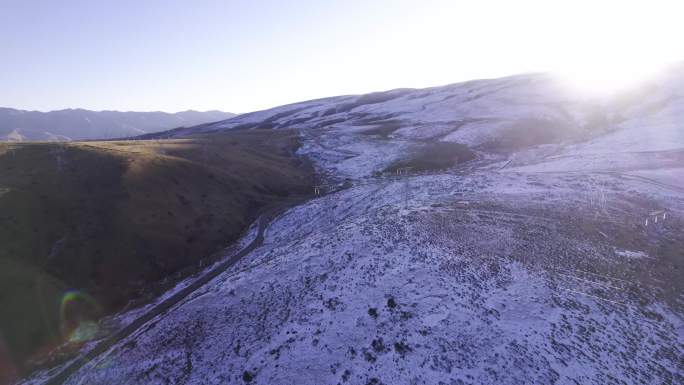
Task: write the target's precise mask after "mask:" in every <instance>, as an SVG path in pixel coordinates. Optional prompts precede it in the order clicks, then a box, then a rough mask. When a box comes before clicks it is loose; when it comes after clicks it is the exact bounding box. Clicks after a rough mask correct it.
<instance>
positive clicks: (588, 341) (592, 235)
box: [35, 70, 684, 385]
mask: <svg viewBox="0 0 684 385" xmlns="http://www.w3.org/2000/svg"><path fill="white" fill-rule="evenodd" d="M683 73H684V72H682V71H681V70H672V71H671V72H669V73H667V74H664V75H663V76H662V77H660V78H658V79H655V80H653V81H652V82H650V83H648V84H645V85H643V86H641V87H640V88H639V89H637V90H635V91H632V92H630V93H627V94H622V95H616V96H612V97H610V98H608V97H606V98H603V99H596V98H593V99H592V98H587V97H584V96H582V95H579V94H577V93H574V94H573V93H571V92H570V91H567V90H565V89H564V88H563V87H561V86H560V83H559V82H557V81H556V80H555V79H553V78H552V77H550V76H547V75H523V76H514V77H509V78H504V79H494V80H480V81H472V82H468V83H462V84H455V85H450V86H445V87H436V88H431V89H424V90H394V91H389V92H383V93H377V94H370V95H363V96H342V97H335V98H329V99H322V100H315V101H309V102H303V103H297V104H293V105H288V106H283V107H278V108H275V109H271V110H267V111H260V112H255V113H251V114H245V115H241V116H238V117H236V118H233V119H229V120H226V121H223V122H219V123H215V124H211V125H203V126H198V127H195V128H192V129H183V130H176V131H173V132H171V133H169V135H174V136H184V135H191V134H207V135H209V134H210V133H212V132H215V131H220V130H225V129H240V128H242V129H279V128H294V129H298V130H299V131H300V133H301V139H302V147H301V148H300V150H299V151H300V153H301V154H302V155H306V156H308V157H310V158H311V159H312V160H313V161H314V163H315V166H316V167H317V168H318V170H320V171H321V173H322V174H323V175H324V176H325V177H327V178H328V183H329V184H330V185H331V186H337V187H321V188H322V189H323V190H324V192H325V190H326V189H329V190H330V191H329V192H328V193H327V194H323V195H322V196H320V197H316V198H315V199H312V200H310V201H308V202H306V203H304V204H302V205H299V206H297V207H294V208H291V209H290V210H288V211H287V212H285V213H284V214H283V215H281V216H280V217H278V218H276V219H275V220H274V221H272V222H271V224H270V226H269V227H268V229H267V231H266V234H265V240H264V244H263V245H262V246H261V247H259V248H257V249H256V250H254V251H253V252H252V253H250V254H249V255H247V256H246V257H245V258H243V259H242V260H241V261H240V262H239V263H238V264H237V265H235V266H233V267H232V268H231V269H229V270H228V271H226V272H225V273H223V274H221V275H220V276H218V277H217V278H216V279H214V280H213V281H212V282H210V283H209V284H207V285H205V286H203V287H202V288H201V289H199V290H198V291H196V292H195V293H194V294H193V295H191V296H190V297H189V298H187V299H186V300H184V301H183V302H182V303H180V304H178V305H177V306H175V307H174V308H173V309H171V310H169V311H168V312H167V313H164V314H162V315H159V316H158V317H156V318H155V319H154V320H153V321H151V322H149V323H148V324H146V325H145V326H144V327H142V328H140V329H139V330H138V331H137V332H136V333H134V334H133V335H131V336H129V337H127V338H126V339H124V340H123V341H121V342H120V343H119V344H117V345H116V346H114V347H113V348H112V349H110V350H109V351H108V352H106V353H104V354H102V355H100V356H99V357H97V358H96V359H95V360H93V361H91V362H90V363H89V364H87V365H86V366H84V367H83V368H81V369H80V370H79V371H78V372H76V373H75V374H74V375H72V376H71V377H70V378H69V380H68V381H67V383H69V384H81V383H84V384H85V383H87V384H121V383H127V384H166V383H172V384H181V383H184V384H226V383H250V384H298V385H299V384H376V385H377V384H497V385H498V384H679V383H684V294H683V293H684V252H683V251H682V250H684V220H683V219H682V218H684V183H682V181H683V180H684V173H682V170H684V125H683V124H684V99H683V98H682V95H683V94H684V83H683V82H682V81H681V79H682V78H684V77H682V76H681V75H682V74H683ZM440 141H445V142H457V143H461V144H465V145H467V146H468V147H469V148H470V149H472V150H473V151H475V154H476V155H477V158H476V159H474V160H470V161H467V162H466V161H465V160H463V161H461V158H459V160H458V161H457V162H455V164H454V165H452V166H451V167H448V168H446V169H436V168H429V167H428V168H426V169H419V167H414V168H407V166H406V165H407V164H408V165H411V164H412V163H411V161H413V162H414V163H415V164H421V163H420V160H421V158H420V156H428V155H431V154H430V153H431V151H435V150H434V149H435V148H436V147H434V144H435V142H440ZM402 162H403V163H402ZM409 167H410V166H409ZM345 180H346V181H345ZM342 181H345V183H341V182H342ZM35 383H40V381H39V379H38V378H36V379H35Z"/></svg>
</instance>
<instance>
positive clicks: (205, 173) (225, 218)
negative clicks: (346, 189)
mask: <svg viewBox="0 0 684 385" xmlns="http://www.w3.org/2000/svg"><path fill="white" fill-rule="evenodd" d="M297 146H298V142H297V135H296V133H295V132H292V131H287V130H282V131H280V130H279V131H277V132H273V131H241V132H231V133H222V134H217V135H207V136H198V137H192V138H187V139H178V140H163V141H157V140H154V141H112V142H81V143H68V144H55V143H50V144H47V143H33V144H8V143H5V144H0V170H1V172H0V306H2V308H3V316H2V317H0V331H1V334H0V337H2V339H4V341H5V344H6V345H7V346H8V348H9V351H10V352H11V356H12V359H13V360H15V361H16V362H15V364H19V365H21V363H22V362H24V361H25V360H26V359H27V358H28V357H30V356H31V355H34V354H36V352H37V351H40V349H41V348H47V347H50V346H51V345H53V344H55V343H59V342H60V341H61V340H62V339H63V338H64V335H63V334H64V331H63V330H61V328H60V324H61V323H62V321H61V320H60V311H59V304H60V298H61V296H62V295H63V294H64V292H65V290H67V289H78V290H82V291H85V292H87V293H89V294H90V295H92V296H93V297H94V298H96V300H97V301H98V302H99V303H100V305H101V307H102V309H104V312H110V311H113V310H116V309H117V308H119V307H121V306H122V305H124V304H125V303H126V302H127V301H128V300H129V299H131V298H133V297H137V296H139V295H140V293H141V291H142V290H144V289H145V288H146V287H148V286H149V284H150V283H151V282H155V281H159V280H161V279H162V278H164V277H166V276H168V275H170V274H172V273H174V272H177V271H180V270H181V269H184V268H187V267H188V266H190V265H193V264H195V263H196V262H197V261H198V260H199V259H200V258H207V257H208V256H210V255H211V254H212V253H215V252H217V251H219V250H220V249H222V248H223V247H225V246H227V245H228V244H230V243H231V242H232V241H233V240H235V239H236V238H237V237H238V236H239V235H240V234H241V232H243V231H244V230H245V228H246V227H247V226H248V225H249V224H250V223H251V222H252V221H253V220H254V219H255V218H256V217H257V215H258V213H259V211H260V210H261V209H263V208H265V207H266V206H268V205H271V204H274V203H277V202H279V201H282V200H284V199H286V198H287V197H290V196H293V195H304V194H308V193H309V192H310V191H311V190H310V187H309V186H311V183H312V172H311V168H310V167H309V165H308V164H306V162H304V161H302V160H301V159H298V158H296V157H295V156H294V155H293V154H294V151H295V150H296V148H297Z"/></svg>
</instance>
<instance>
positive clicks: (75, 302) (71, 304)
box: [59, 290, 101, 342]
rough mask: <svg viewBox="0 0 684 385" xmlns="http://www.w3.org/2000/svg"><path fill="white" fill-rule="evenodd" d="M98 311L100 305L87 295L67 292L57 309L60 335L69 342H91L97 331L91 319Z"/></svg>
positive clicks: (81, 292) (77, 291) (75, 291)
mask: <svg viewBox="0 0 684 385" xmlns="http://www.w3.org/2000/svg"><path fill="white" fill-rule="evenodd" d="M100 310H101V308H100V305H99V304H98V303H97V301H96V300H95V299H94V298H93V297H92V296H90V295H89V294H87V293H85V292H83V291H80V290H69V291H67V292H66V293H64V295H63V296H62V301H61V303H60V308H59V312H60V324H61V331H62V335H63V336H64V337H65V338H66V339H67V340H68V341H69V342H85V341H89V340H91V339H92V338H93V337H94V336H95V334H96V333H97V330H98V327H97V323H96V322H95V321H93V319H94V318H95V317H96V316H97V315H98V314H99V313H100Z"/></svg>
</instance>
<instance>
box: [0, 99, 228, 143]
mask: <svg viewBox="0 0 684 385" xmlns="http://www.w3.org/2000/svg"><path fill="white" fill-rule="evenodd" d="M233 116H236V115H235V114H233V113H229V112H223V111H218V110H210V111H195V110H185V111H179V112H175V113H168V112H162V111H149V112H136V111H115V110H101V111H92V110H86V109H82V108H67V109H61V110H54V111H48V112H42V111H29V110H20V109H15V108H10V107H0V140H2V141H69V140H92V139H112V138H120V137H129V136H137V135H142V134H146V133H152V132H159V131H164V130H169V129H173V128H176V127H181V126H194V125H197V124H201V123H206V122H211V121H217V120H223V119H226V118H229V117H233Z"/></svg>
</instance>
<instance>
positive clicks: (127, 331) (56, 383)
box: [44, 199, 300, 385]
mask: <svg viewBox="0 0 684 385" xmlns="http://www.w3.org/2000/svg"><path fill="white" fill-rule="evenodd" d="M299 201H300V200H299V199H298V200H297V202H299ZM293 205H296V203H294V202H292V201H289V202H286V203H283V204H280V205H277V206H275V207H271V208H270V209H267V210H266V211H265V212H264V213H263V214H261V215H260V216H259V218H258V219H257V223H258V225H257V226H258V231H257V235H256V237H255V238H254V239H253V240H252V241H251V242H250V243H249V244H248V245H247V246H245V247H244V248H243V249H241V250H240V251H238V252H237V253H235V254H233V255H232V256H231V257H230V258H228V259H227V260H225V261H223V262H221V263H220V264H219V265H217V266H216V267H214V268H213V269H211V270H209V271H208V272H207V273H205V274H204V275H203V276H201V277H199V278H198V279H196V280H195V281H193V282H192V283H191V284H189V285H188V286H186V287H184V288H183V289H181V290H179V291H178V292H177V293H175V294H173V295H172V296H170V297H169V298H167V299H165V300H163V301H161V302H160V303H158V304H156V305H155V306H154V307H152V309H150V310H148V311H147V312H145V313H144V314H142V315H141V316H140V317H138V318H136V319H135V320H134V321H133V322H131V323H129V324H128V325H126V326H125V327H123V328H122V329H120V330H119V331H117V332H116V333H114V334H112V335H111V336H109V337H107V338H105V339H104V340H102V341H100V342H99V343H98V344H97V345H96V346H95V347H94V348H93V349H91V350H90V351H88V352H87V353H85V354H83V355H81V356H80V357H78V358H77V359H75V360H74V361H72V362H71V363H69V364H68V365H67V366H66V367H64V368H63V369H62V370H61V371H60V372H59V373H57V374H56V375H54V376H53V377H52V378H50V379H49V380H47V381H46V382H45V383H44V384H45V385H60V384H63V383H64V382H65V381H66V380H67V379H68V378H69V377H70V376H71V375H73V374H74V373H76V372H77V371H78V370H79V369H81V368H82V367H83V366H85V365H86V364H88V363H89V362H90V361H91V360H93V359H94V358H96V357H97V356H99V355H100V354H102V353H104V352H106V351H107V350H109V349H110V348H111V347H113V346H114V345H115V344H117V343H118V342H120V341H121V340H123V339H124V338H126V337H128V336H130V335H131V334H133V333H134V332H135V331H136V330H138V329H139V328H140V327H142V326H143V325H145V324H146V323H147V322H149V321H151V320H152V319H154V318H155V317H157V316H158V315H160V314H162V313H164V312H166V311H168V310H170V309H171V308H172V307H173V306H175V305H176V304H178V303H179V302H180V301H182V300H183V299H185V298H186V297H187V296H188V295H190V294H192V293H193V292H195V291H196V290H197V289H199V288H200V287H202V286H204V285H205V284H206V283H208V282H209V281H211V280H212V279H214V278H216V277H217V276H218V275H219V274H221V273H223V272H224V271H226V270H227V269H228V268H230V267H231V266H233V265H234V264H235V263H237V262H238V261H239V260H240V259H242V258H243V257H244V256H246V255H247V254H249V253H251V252H252V251H253V250H254V249H256V248H257V247H259V246H261V245H262V244H263V241H264V232H265V231H266V229H267V228H268V225H269V224H270V223H271V221H272V220H273V219H274V218H276V217H277V214H278V213H280V212H281V211H282V210H284V209H286V208H289V207H292V206H293Z"/></svg>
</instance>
